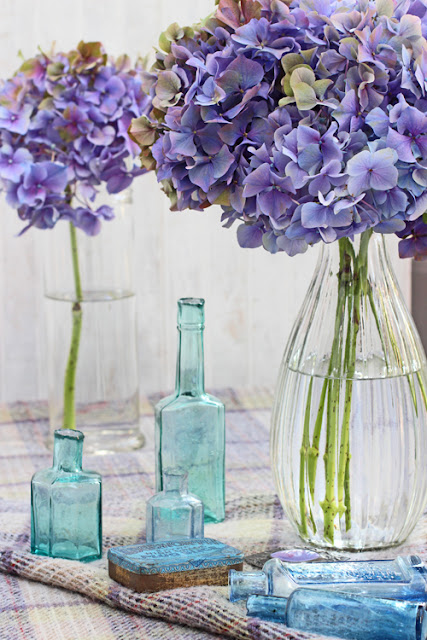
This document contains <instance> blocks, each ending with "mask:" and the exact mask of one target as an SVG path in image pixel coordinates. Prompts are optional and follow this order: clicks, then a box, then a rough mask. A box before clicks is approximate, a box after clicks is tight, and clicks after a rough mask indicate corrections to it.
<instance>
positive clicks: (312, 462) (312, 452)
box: [307, 378, 329, 501]
mask: <svg viewBox="0 0 427 640" xmlns="http://www.w3.org/2000/svg"><path fill="white" fill-rule="evenodd" d="M328 383H329V378H325V381H324V382H323V387H322V391H321V393H320V402H319V409H318V411H317V417H316V422H315V423H314V431H313V444H312V445H311V447H310V448H309V450H308V462H307V465H308V484H309V487H310V495H311V499H312V500H313V501H314V489H315V487H316V474H317V460H318V458H319V445H320V435H321V433H322V424H323V414H324V412H325V401H326V393H327V391H328Z"/></svg>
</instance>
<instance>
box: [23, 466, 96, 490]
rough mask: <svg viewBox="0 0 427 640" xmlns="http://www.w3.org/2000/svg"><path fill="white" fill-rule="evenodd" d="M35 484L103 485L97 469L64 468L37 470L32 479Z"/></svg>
mask: <svg viewBox="0 0 427 640" xmlns="http://www.w3.org/2000/svg"><path fill="white" fill-rule="evenodd" d="M31 482H32V484H33V485H50V486H51V485H56V484H67V483H74V484H76V483H77V484H79V483H82V484H83V483H90V484H99V485H101V482H102V480H101V476H100V475H99V473H97V472H96V471H86V470H85V469H82V470H78V471H64V470H62V469H52V468H51V469H42V470H41V471H36V473H35V474H34V475H33V477H32V480H31Z"/></svg>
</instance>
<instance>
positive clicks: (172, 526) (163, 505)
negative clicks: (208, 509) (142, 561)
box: [146, 469, 204, 542]
mask: <svg viewBox="0 0 427 640" xmlns="http://www.w3.org/2000/svg"><path fill="white" fill-rule="evenodd" d="M203 536H204V513H203V503H202V502H201V500H199V498H198V497H197V496H195V495H193V494H191V493H188V478H187V473H186V472H184V471H182V470H180V469H166V470H165V471H164V472H163V491H161V492H160V493H156V495H154V496H153V497H152V498H150V500H149V501H148V502H147V526H146V538H147V542H160V541H165V540H182V539H186V538H187V539H190V538H203Z"/></svg>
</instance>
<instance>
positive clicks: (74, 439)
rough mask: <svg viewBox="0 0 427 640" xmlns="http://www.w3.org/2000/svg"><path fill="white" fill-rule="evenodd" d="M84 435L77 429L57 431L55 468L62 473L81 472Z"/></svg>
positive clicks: (54, 447)
mask: <svg viewBox="0 0 427 640" xmlns="http://www.w3.org/2000/svg"><path fill="white" fill-rule="evenodd" d="M83 440H84V435H83V433H82V432H81V431H77V430H75V429H58V430H57V431H55V438H54V444H53V468H54V469H58V470H60V471H71V472H75V471H81V469H82V458H83Z"/></svg>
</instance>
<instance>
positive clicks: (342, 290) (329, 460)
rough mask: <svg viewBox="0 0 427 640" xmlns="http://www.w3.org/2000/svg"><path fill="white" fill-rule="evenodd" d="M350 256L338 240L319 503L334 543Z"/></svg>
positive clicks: (328, 534)
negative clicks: (322, 487) (341, 372)
mask: <svg viewBox="0 0 427 640" xmlns="http://www.w3.org/2000/svg"><path fill="white" fill-rule="evenodd" d="M350 264H351V257H350V256H349V255H348V253H347V252H346V251H345V244H344V243H343V242H342V241H340V268H339V272H338V274H337V275H338V302H337V310H336V316H335V329H334V339H333V343H332V350H331V360H330V366H329V372H328V374H329V382H328V400H327V413H326V450H325V454H324V456H323V460H324V463H325V499H324V500H323V501H322V502H321V503H320V507H321V508H322V510H323V521H324V532H323V534H324V536H325V539H326V540H328V541H329V542H331V543H332V544H333V542H334V521H335V516H336V514H337V513H338V504H337V501H336V495H335V481H336V457H337V454H336V451H337V444H338V420H339V400H340V384H341V383H340V370H341V368H342V357H341V356H342V333H343V331H342V321H343V318H344V314H345V306H346V289H347V282H348V281H349V279H350V278H351V269H350Z"/></svg>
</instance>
